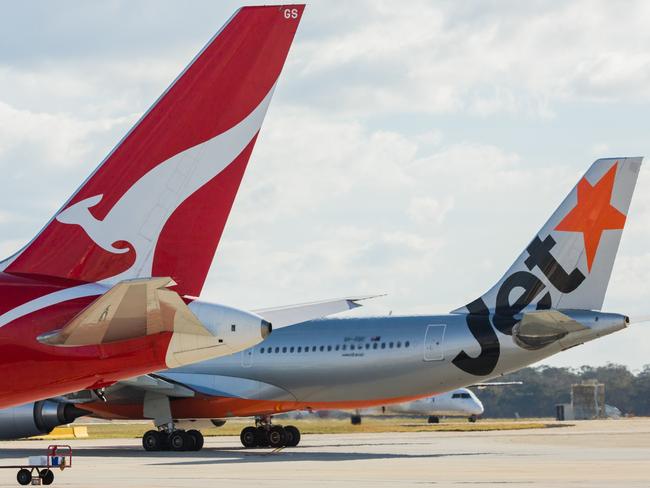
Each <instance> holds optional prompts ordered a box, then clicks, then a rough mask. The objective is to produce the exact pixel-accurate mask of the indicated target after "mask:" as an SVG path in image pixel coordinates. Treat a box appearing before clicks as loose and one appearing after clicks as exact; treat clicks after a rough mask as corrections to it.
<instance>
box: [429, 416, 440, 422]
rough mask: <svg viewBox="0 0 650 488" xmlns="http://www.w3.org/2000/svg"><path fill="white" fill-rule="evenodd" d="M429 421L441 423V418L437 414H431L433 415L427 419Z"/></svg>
mask: <svg viewBox="0 0 650 488" xmlns="http://www.w3.org/2000/svg"><path fill="white" fill-rule="evenodd" d="M427 422H429V423H430V424H439V423H440V419H439V418H438V417H436V416H435V415H431V416H430V417H429V418H428V419H427Z"/></svg>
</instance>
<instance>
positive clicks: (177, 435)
mask: <svg viewBox="0 0 650 488" xmlns="http://www.w3.org/2000/svg"><path fill="white" fill-rule="evenodd" d="M169 445H170V446H171V448H172V451H191V450H192V449H193V448H194V438H193V437H192V436H190V435H188V434H187V432H185V431H184V430H175V431H174V432H172V433H171V435H170V436H169Z"/></svg>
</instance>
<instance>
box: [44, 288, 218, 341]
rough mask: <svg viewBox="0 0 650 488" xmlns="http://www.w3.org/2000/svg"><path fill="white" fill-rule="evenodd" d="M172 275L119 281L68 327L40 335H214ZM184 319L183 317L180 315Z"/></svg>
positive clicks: (98, 338) (82, 337) (97, 338)
mask: <svg viewBox="0 0 650 488" xmlns="http://www.w3.org/2000/svg"><path fill="white" fill-rule="evenodd" d="M174 284H175V283H174V281H173V280H172V279H171V278H145V279H135V280H126V281H122V282H120V283H118V284H117V285H115V286H114V287H112V288H111V289H109V290H108V291H107V292H106V293H104V294H103V295H101V296H100V297H99V298H97V300H95V301H94V302H93V303H91V304H90V305H88V306H87V307H86V308H85V309H83V310H82V311H81V312H80V313H79V314H78V315H77V316H75V317H74V318H73V319H72V320H71V321H70V322H68V323H67V324H66V325H65V327H63V328H62V329H60V330H56V331H53V332H50V333H47V334H44V335H42V336H40V337H39V341H40V342H42V343H44V344H50V345H56V346H87V345H98V344H107V343H110V342H117V341H123V340H128V339H134V338H136V337H143V336H146V335H152V334H157V333H160V332H172V331H175V330H176V329H175V324H176V323H177V322H179V324H180V325H181V329H183V330H182V332H188V333H192V334H198V335H202V336H210V335H211V334H210V333H209V332H208V331H207V330H206V329H205V328H204V327H203V325H201V324H200V323H199V322H198V321H197V320H196V318H194V315H193V314H192V312H190V310H189V309H188V308H187V306H186V305H185V303H184V302H183V300H182V299H181V298H180V297H179V296H178V294H177V293H176V292H173V291H170V290H167V289H166V287H168V286H173V285H174ZM179 318H180V319H181V320H180V321H179V320H178V319H179Z"/></svg>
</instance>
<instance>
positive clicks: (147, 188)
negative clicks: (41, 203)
mask: <svg viewBox="0 0 650 488" xmlns="http://www.w3.org/2000/svg"><path fill="white" fill-rule="evenodd" d="M274 89H275V85H274V86H273V87H272V88H271V90H269V93H268V94H267V95H266V96H265V97H264V100H262V102H261V103H260V104H259V105H258V106H257V107H256V108H255V109H254V110H253V111H252V112H251V113H250V114H249V115H248V116H247V117H246V118H244V119H243V120H242V121H241V122H239V123H238V124H237V125H235V126H233V127H231V128H230V129H228V130H227V131H226V132H223V133H221V134H219V135H218V136H216V137H214V138H212V139H210V140H208V141H205V142H203V143H201V144H198V145H196V146H194V147H191V148H189V149H187V150H185V151H183V152H180V153H178V154H176V155H174V156H172V157H171V158H169V159H168V160H166V161H164V162H162V163H160V164H159V165H157V166H156V167H155V168H153V169H151V170H150V171H149V172H148V173H146V174H145V175H143V176H142V177H141V178H140V179H139V180H138V181H136V182H135V184H134V185H133V186H132V187H131V188H129V189H128V190H127V191H126V193H124V195H122V197H121V198H120V199H119V200H118V201H117V202H116V203H115V205H114V206H113V207H112V208H111V209H110V211H109V212H108V213H107V214H106V216H105V217H104V218H103V219H102V220H98V219H97V218H95V217H94V216H93V215H92V214H91V213H90V211H89V209H90V208H91V207H93V206H95V205H97V204H98V203H99V202H100V201H101V199H102V197H103V195H95V196H92V197H90V198H86V199H84V200H81V201H79V202H77V203H75V204H74V205H70V206H69V207H67V208H66V209H64V210H62V211H61V212H60V213H59V214H58V215H57V216H56V220H58V221H59V222H61V223H63V224H74V225H78V226H80V227H81V228H82V229H83V230H84V231H85V232H86V234H88V237H90V238H91V239H92V240H93V241H94V242H95V243H96V244H97V245H98V246H100V247H101V248H102V249H105V250H106V251H108V252H111V253H114V254H123V253H125V252H128V251H129V249H127V248H117V247H115V246H114V243H115V242H117V241H125V242H128V243H129V244H130V245H131V246H133V248H134V249H135V252H136V258H135V262H134V263H133V265H132V266H131V268H129V269H128V270H126V271H124V272H123V273H120V274H119V275H117V276H113V277H111V278H108V279H107V280H105V281H110V282H115V281H119V280H121V279H128V278H136V277H140V276H150V275H151V268H152V263H153V251H154V249H155V246H156V242H157V240H158V236H159V235H160V232H161V231H162V228H163V226H164V225H165V223H166V222H167V220H168V219H169V217H170V216H171V214H172V213H173V212H174V211H175V210H176V209H177V208H178V206H179V205H180V204H181V203H182V202H183V201H185V200H186V199H187V198H188V197H189V196H190V195H192V194H193V193H194V192H196V191H197V190H198V189H199V188H201V187H202V186H203V185H205V184H206V183H207V182H208V181H210V180H211V179H212V178H214V177H215V176H217V175H218V174H219V173H220V172H221V171H223V170H224V169H225V168H226V167H227V166H228V165H229V164H230V163H231V162H232V161H233V160H234V159H235V158H236V157H237V156H238V155H239V154H241V152H242V151H243V150H244V149H245V148H246V146H247V145H248V144H249V143H250V141H251V140H252V139H253V137H255V135H256V134H257V133H258V132H259V130H260V127H261V125H262V121H263V120H264V116H265V114H266V110H267V108H268V106H269V103H270V101H271V96H272V95H273V90H274Z"/></svg>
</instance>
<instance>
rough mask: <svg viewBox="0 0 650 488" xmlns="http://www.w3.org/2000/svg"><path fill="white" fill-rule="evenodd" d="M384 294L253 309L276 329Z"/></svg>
mask: <svg viewBox="0 0 650 488" xmlns="http://www.w3.org/2000/svg"><path fill="white" fill-rule="evenodd" d="M381 296H384V295H359V296H351V297H344V298H335V299H331V300H321V301H318V302H310V303H300V304H297V305H285V306H281V307H273V308H265V309H261V310H255V313H256V314H258V315H261V316H262V317H264V318H265V319H266V320H268V321H269V322H272V323H273V328H274V329H278V328H281V327H287V326H289V325H294V324H299V323H301V322H306V321H307V320H313V319H320V318H323V317H327V316H329V315H334V314H337V313H340V312H346V311H347V310H352V309H354V308H357V307H361V306H362V304H361V303H359V302H361V301H363V300H369V299H371V298H377V297H381Z"/></svg>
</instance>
